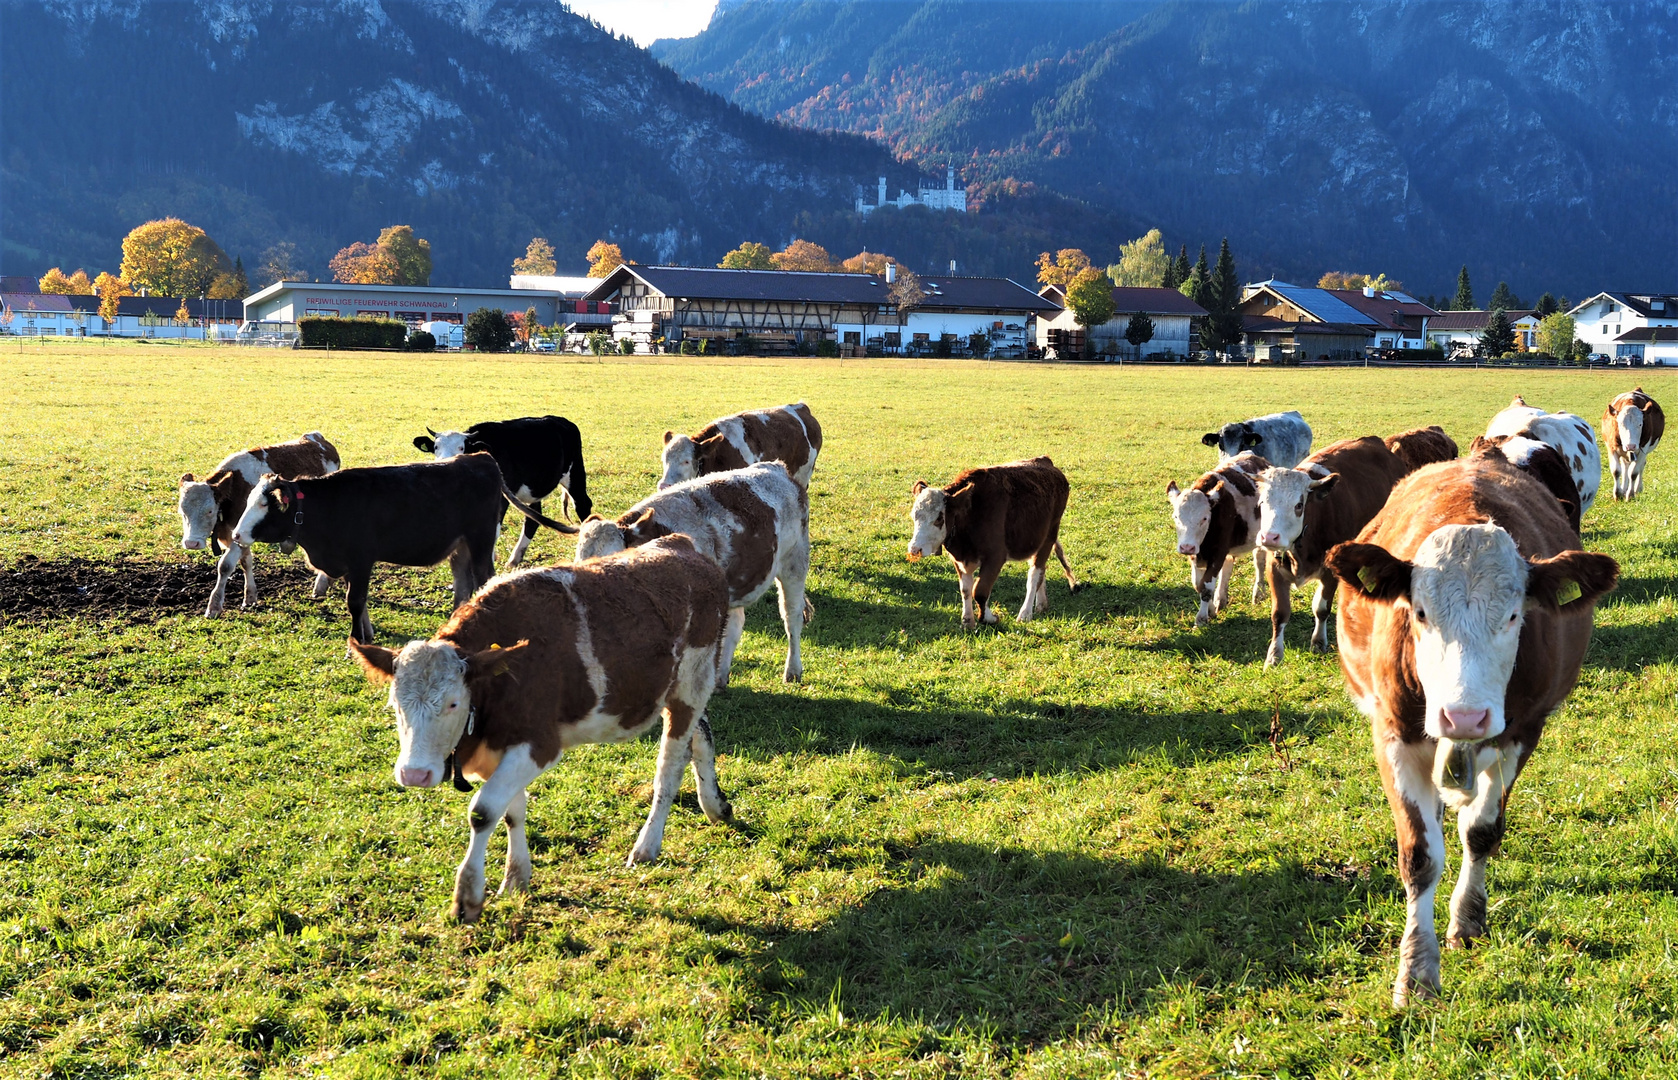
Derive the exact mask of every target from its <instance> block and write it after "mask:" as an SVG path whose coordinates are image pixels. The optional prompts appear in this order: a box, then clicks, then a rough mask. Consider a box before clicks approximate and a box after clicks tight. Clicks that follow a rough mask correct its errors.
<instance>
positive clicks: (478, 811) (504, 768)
mask: <svg viewBox="0 0 1678 1080" xmlns="http://www.w3.org/2000/svg"><path fill="white" fill-rule="evenodd" d="M541 774H542V769H541V767H540V766H538V765H537V764H536V763H535V762H534V761H532V760H531V759H530V747H529V746H527V745H523V744H521V745H518V746H515V747H513V748H512V749H510V750H508V751H507V753H506V754H505V755H504V756H503V757H502V758H501V763H500V764H499V765H497V766H496V767H495V772H494V773H493V774H492V775H491V776H490V778H489V779H488V780H486V781H484V783H483V785H482V786H481V787H479V788H478V791H477V794H475V795H473V796H472V805H471V808H470V809H469V810H468V811H467V812H466V819H467V821H468V822H470V824H471V826H472V842H471V844H469V845H468V846H467V848H466V858H464V859H462V860H461V862H460V869H459V870H457V871H455V875H454V903H453V904H452V905H451V906H450V907H449V914H450V915H451V916H452V917H454V918H455V919H458V920H459V921H461V922H463V923H475V922H477V921H478V916H479V915H481V914H483V910H484V856H485V855H486V854H487V853H488V851H489V837H490V834H491V833H493V832H494V831H495V823H496V822H497V821H500V820H501V818H502V816H503V815H504V814H506V813H507V811H508V809H509V808H511V807H512V806H513V805H514V802H515V800H516V801H517V803H518V807H519V812H520V819H521V820H522V818H523V810H524V805H525V804H524V789H525V788H527V787H529V786H530V782H531V781H532V780H535V779H536V778H537V777H538V776H540V775H541ZM520 846H521V847H522V846H523V830H522V829H521V830H520ZM511 858H512V850H511V848H509V849H508V859H509V862H510V861H511ZM524 858H525V865H526V866H527V867H528V866H529V859H530V853H529V852H528V850H527V851H525V853H524Z"/></svg>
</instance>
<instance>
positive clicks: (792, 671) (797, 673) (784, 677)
mask: <svg viewBox="0 0 1678 1080" xmlns="http://www.w3.org/2000/svg"><path fill="white" fill-rule="evenodd" d="M781 681H782V682H789V683H801V682H803V681H804V669H803V668H802V667H793V666H792V665H791V664H788V665H787V669H786V670H785V671H783V672H781Z"/></svg>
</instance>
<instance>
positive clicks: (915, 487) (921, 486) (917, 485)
mask: <svg viewBox="0 0 1678 1080" xmlns="http://www.w3.org/2000/svg"><path fill="white" fill-rule="evenodd" d="M925 490H926V481H925V480H916V481H915V482H914V483H913V484H911V485H910V487H909V494H911V495H919V494H920V493H921V492H923V491H925Z"/></svg>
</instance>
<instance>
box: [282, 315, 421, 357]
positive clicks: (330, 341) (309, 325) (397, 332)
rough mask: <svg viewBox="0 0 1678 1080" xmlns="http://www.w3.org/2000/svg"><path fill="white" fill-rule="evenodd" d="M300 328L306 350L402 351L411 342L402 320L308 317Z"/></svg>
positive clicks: (303, 320)
mask: <svg viewBox="0 0 1678 1080" xmlns="http://www.w3.org/2000/svg"><path fill="white" fill-rule="evenodd" d="M297 329H298V332H299V333H300V334H301V336H302V339H303V340H302V345H303V347H304V348H305V349H400V348H402V347H403V346H404V345H406V344H407V343H408V326H407V324H406V323H404V322H402V321H400V320H398V319H345V318H342V317H339V316H330V315H307V316H304V317H303V318H301V319H298V320H297Z"/></svg>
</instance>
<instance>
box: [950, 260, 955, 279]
mask: <svg viewBox="0 0 1678 1080" xmlns="http://www.w3.org/2000/svg"><path fill="white" fill-rule="evenodd" d="M950 276H951V277H955V276H956V261H955V260H954V259H951V260H950Z"/></svg>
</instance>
